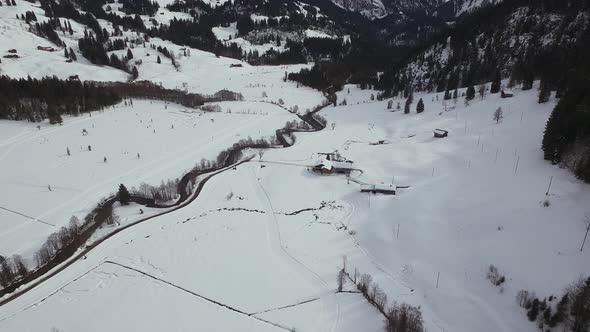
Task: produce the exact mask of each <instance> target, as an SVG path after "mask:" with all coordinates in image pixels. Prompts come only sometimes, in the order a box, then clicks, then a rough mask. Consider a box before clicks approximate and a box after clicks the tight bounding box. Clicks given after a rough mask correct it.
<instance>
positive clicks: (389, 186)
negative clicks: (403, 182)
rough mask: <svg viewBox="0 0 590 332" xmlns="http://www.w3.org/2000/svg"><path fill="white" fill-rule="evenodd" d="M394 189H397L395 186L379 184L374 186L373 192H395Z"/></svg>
mask: <svg viewBox="0 0 590 332" xmlns="http://www.w3.org/2000/svg"><path fill="white" fill-rule="evenodd" d="M395 189H397V186H395V185H393V184H385V183H381V184H376V185H375V190H393V191H395Z"/></svg>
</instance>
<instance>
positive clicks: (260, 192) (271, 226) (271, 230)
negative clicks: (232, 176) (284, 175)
mask: <svg viewBox="0 0 590 332" xmlns="http://www.w3.org/2000/svg"><path fill="white" fill-rule="evenodd" d="M251 170H252V176H253V178H252V180H251V181H250V187H251V189H252V191H253V192H254V193H255V194H256V199H257V200H258V202H259V203H260V205H261V206H263V207H264V210H266V211H267V216H268V218H267V228H266V229H267V239H268V245H269V249H270V250H271V252H273V254H275V255H276V256H277V257H280V256H282V262H284V263H288V262H289V261H290V262H291V263H292V264H290V265H291V267H293V268H294V269H298V270H299V271H301V272H302V275H307V276H308V278H309V279H310V280H311V281H310V282H311V284H312V285H317V283H318V282H319V284H321V287H322V288H323V293H326V294H328V296H326V297H320V301H321V303H322V306H323V310H324V313H326V312H327V311H328V310H329V309H328V307H332V308H334V309H333V310H334V311H335V312H334V314H333V316H334V321H333V322H332V326H330V328H329V329H325V328H323V327H322V326H320V327H319V328H316V331H318V332H326V331H330V332H334V331H336V328H337V327H338V322H339V320H340V303H339V301H338V298H337V296H336V294H335V293H333V292H332V291H331V289H330V285H329V284H328V282H326V280H324V279H323V278H322V277H321V276H320V275H319V274H317V273H316V272H315V271H313V270H312V269H311V268H310V267H309V266H307V265H305V264H304V263H303V262H302V261H300V260H299V259H297V258H296V257H295V256H293V255H292V254H291V253H289V251H287V249H285V247H284V245H283V242H282V239H281V231H280V228H279V222H278V220H277V217H276V214H275V212H274V208H273V206H272V201H271V199H270V197H269V195H268V193H267V192H266V190H265V189H264V187H263V186H262V184H261V183H260V181H259V180H258V174H257V173H256V170H255V168H251ZM252 181H256V184H253V183H252ZM332 293H333V294H332ZM326 298H329V299H330V302H332V303H326ZM326 316H328V315H326Z"/></svg>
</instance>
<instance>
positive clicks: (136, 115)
mask: <svg viewBox="0 0 590 332" xmlns="http://www.w3.org/2000/svg"><path fill="white" fill-rule="evenodd" d="M220 105H221V107H222V112H219V113H206V112H201V111H196V110H193V109H187V108H185V107H182V106H179V105H176V104H168V105H167V104H165V103H162V102H150V101H139V100H136V101H135V102H134V105H133V107H130V106H124V105H117V107H115V108H113V109H108V110H106V111H104V112H93V113H92V116H88V115H83V116H80V117H78V118H76V117H70V118H66V120H65V121H64V124H63V125H62V126H51V125H49V124H48V123H42V124H41V129H37V128H36V125H35V124H32V123H26V122H9V121H2V122H0V127H1V128H2V131H1V134H0V135H1V137H0V160H1V162H0V169H1V170H2V173H3V174H4V175H3V176H2V177H1V178H0V183H1V187H2V190H1V191H0V201H1V202H2V204H1V206H2V208H5V209H9V210H12V211H15V212H19V213H22V214H24V215H27V216H29V217H31V218H33V219H37V220H39V221H41V222H38V221H33V220H27V219H26V218H24V217H23V216H21V215H18V214H15V213H10V212H8V211H6V210H1V212H0V213H2V214H1V216H2V218H1V219H0V223H1V224H0V225H1V227H0V230H1V231H0V250H1V251H2V252H3V253H22V254H25V255H26V256H27V257H28V256H30V255H29V254H31V252H32V251H33V250H35V248H37V247H38V246H39V245H40V244H41V243H42V242H43V241H44V239H45V238H46V237H47V235H48V234H50V233H52V232H54V231H56V230H57V229H59V227H60V226H61V225H65V224H66V223H67V222H68V221H69V218H70V217H71V216H72V215H76V216H78V217H79V218H80V219H82V218H83V217H84V216H85V215H86V214H87V212H88V211H89V210H90V209H92V207H93V206H94V205H95V204H96V203H97V202H98V201H99V200H100V198H102V197H105V196H107V195H108V194H109V193H112V192H114V191H116V189H117V186H118V184H119V183H124V184H126V185H127V186H128V187H129V188H131V187H138V186H139V184H141V183H142V182H146V183H149V184H154V185H158V184H159V183H160V182H161V181H163V180H164V181H166V180H168V179H174V178H177V177H180V176H181V175H183V174H184V172H185V171H187V170H189V169H190V168H192V167H193V166H194V165H196V164H197V163H198V162H199V161H200V160H201V159H203V158H204V159H207V160H210V159H214V158H215V157H216V156H217V154H218V153H219V151H221V150H222V149H224V148H227V147H229V146H231V145H232V144H233V143H236V142H237V141H239V140H240V139H245V138H248V137H249V136H251V137H253V138H260V137H267V136H272V135H274V131H275V130H276V129H277V128H280V127H282V126H283V125H284V123H285V122H287V121H291V120H293V119H294V118H295V117H294V116H293V115H292V114H290V113H288V112H287V111H285V110H283V109H282V108H280V107H278V106H275V105H272V104H267V103H258V102H233V103H232V102H226V103H221V104H220ZM228 110H231V113H226V112H227V111H228ZM83 129H86V130H87V131H88V133H89V134H88V135H86V136H84V135H82V130H83ZM88 146H90V147H91V150H92V151H88ZM68 148H69V150H70V153H71V156H68V155H67V149H68ZM138 154H139V158H138ZM105 157H106V158H107V162H106V163H105V162H104V158H105ZM48 186H51V191H49V189H48ZM46 223H47V224H46ZM48 224H50V225H48Z"/></svg>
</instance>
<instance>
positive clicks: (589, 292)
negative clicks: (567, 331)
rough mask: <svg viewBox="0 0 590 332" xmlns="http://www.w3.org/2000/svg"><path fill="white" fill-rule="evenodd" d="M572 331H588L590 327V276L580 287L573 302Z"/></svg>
mask: <svg viewBox="0 0 590 332" xmlns="http://www.w3.org/2000/svg"><path fill="white" fill-rule="evenodd" d="M571 315H572V318H573V320H574V321H573V326H572V332H587V331H588V329H589V328H590V278H588V279H587V280H586V281H585V282H584V283H583V284H582V285H581V287H580V289H578V291H577V294H575V297H574V299H573V302H572V307H571Z"/></svg>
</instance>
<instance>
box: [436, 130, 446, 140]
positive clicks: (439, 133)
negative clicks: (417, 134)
mask: <svg viewBox="0 0 590 332" xmlns="http://www.w3.org/2000/svg"><path fill="white" fill-rule="evenodd" d="M434 137H436V138H444V137H449V132H448V131H447V130H443V129H435V130H434Z"/></svg>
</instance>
